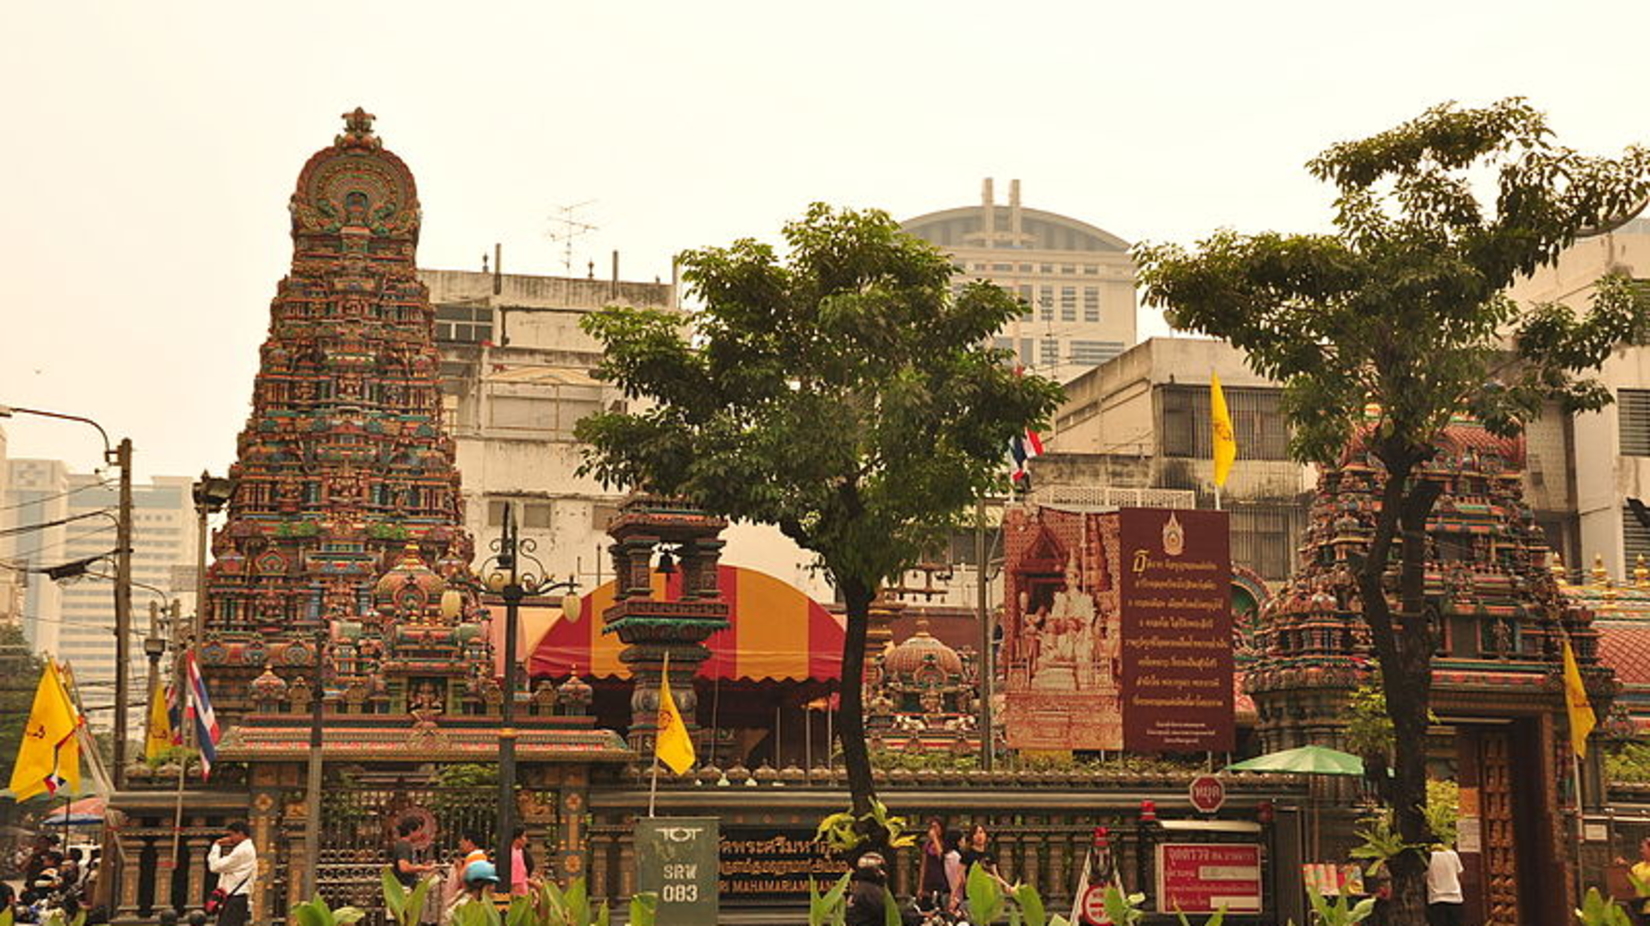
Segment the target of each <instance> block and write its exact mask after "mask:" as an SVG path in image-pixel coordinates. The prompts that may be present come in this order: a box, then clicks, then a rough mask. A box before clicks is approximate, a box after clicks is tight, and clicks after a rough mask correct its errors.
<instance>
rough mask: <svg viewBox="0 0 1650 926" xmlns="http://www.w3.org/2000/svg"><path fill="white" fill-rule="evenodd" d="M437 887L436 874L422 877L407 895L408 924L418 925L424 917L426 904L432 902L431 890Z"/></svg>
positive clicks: (409, 925) (411, 925)
mask: <svg viewBox="0 0 1650 926" xmlns="http://www.w3.org/2000/svg"><path fill="white" fill-rule="evenodd" d="M434 889H435V876H434V875H430V876H429V877H426V878H422V879H420V880H419V882H418V884H417V885H415V886H414V887H413V889H412V894H411V895H409V896H408V897H407V917H406V919H405V920H404V922H405V923H406V926H417V924H418V923H419V922H420V921H421V920H423V918H424V905H425V904H427V903H429V902H430V891H432V890H434Z"/></svg>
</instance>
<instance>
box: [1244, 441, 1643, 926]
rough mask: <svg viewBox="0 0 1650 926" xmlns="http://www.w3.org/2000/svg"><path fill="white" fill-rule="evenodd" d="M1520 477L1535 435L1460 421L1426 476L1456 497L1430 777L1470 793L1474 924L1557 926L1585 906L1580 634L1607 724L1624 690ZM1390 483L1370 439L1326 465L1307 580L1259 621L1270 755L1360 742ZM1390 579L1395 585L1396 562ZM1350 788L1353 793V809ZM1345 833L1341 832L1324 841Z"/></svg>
mask: <svg viewBox="0 0 1650 926" xmlns="http://www.w3.org/2000/svg"><path fill="white" fill-rule="evenodd" d="M1523 467H1524V444H1523V441H1522V440H1521V439H1506V438H1499V437H1496V436H1494V435H1492V434H1490V433H1489V432H1487V431H1485V430H1484V429H1483V428H1482V427H1481V426H1479V425H1478V424H1477V423H1475V422H1472V421H1467V420H1457V421H1455V422H1453V423H1452V424H1451V425H1450V427H1449V428H1448V429H1447V430H1446V431H1445V433H1444V435H1443V439H1442V440H1441V442H1440V446H1439V452H1438V454H1437V456H1436V457H1435V458H1434V459H1433V460H1432V461H1431V462H1430V463H1428V464H1427V465H1426V467H1425V470H1424V471H1423V473H1422V475H1421V478H1424V479H1429V480H1433V481H1436V482H1439V483H1442V486H1443V493H1442V494H1441V495H1440V497H1439V499H1438V502H1437V504H1436V506H1435V507H1434V511H1433V515H1432V519H1431V521H1430V522H1429V524H1428V527H1427V549H1428V557H1429V559H1428V564H1427V569H1426V594H1427V603H1428V610H1429V612H1430V614H1431V617H1432V619H1433V620H1435V621H1437V623H1438V627H1439V630H1440V631H1441V639H1440V644H1439V649H1438V652H1437V654H1436V655H1435V657H1434V661H1433V693H1432V711H1433V714H1434V715H1435V717H1436V718H1437V721H1436V726H1435V728H1434V731H1433V733H1432V735H1431V736H1429V739H1428V767H1429V774H1431V775H1432V776H1433V777H1437V778H1443V779H1451V780H1454V781H1455V782H1456V783H1457V784H1458V785H1459V787H1460V789H1461V794H1462V795H1463V796H1462V800H1461V813H1462V818H1463V821H1464V822H1463V824H1462V829H1461V833H1462V835H1461V839H1460V845H1459V847H1458V848H1459V849H1460V852H1461V857H1462V860H1463V863H1464V864H1465V866H1466V872H1465V874H1464V876H1463V879H1464V882H1465V883H1466V885H1467V890H1468V904H1469V907H1470V908H1471V911H1474V912H1469V914H1468V919H1469V920H1470V921H1473V922H1484V923H1488V924H1508V926H1510V924H1514V923H1533V922H1558V921H1560V920H1561V919H1562V918H1563V917H1564V916H1565V915H1566V910H1567V909H1568V907H1569V906H1574V898H1573V897H1567V896H1566V895H1565V888H1567V886H1568V885H1570V884H1571V883H1572V882H1571V878H1570V875H1569V874H1566V873H1564V870H1565V868H1566V866H1569V865H1573V864H1574V851H1573V850H1574V845H1573V842H1572V841H1571V838H1570V836H1569V835H1567V834H1569V833H1573V832H1574V831H1575V829H1574V828H1575V827H1576V821H1575V816H1574V815H1575V814H1576V813H1577V812H1578V810H1579V808H1578V806H1577V797H1576V793H1575V790H1574V788H1573V787H1572V769H1573V768H1574V767H1575V766H1574V765H1573V755H1572V752H1571V748H1570V742H1569V735H1568V726H1567V720H1566V713H1565V706H1564V704H1565V702H1564V693H1563V686H1562V663H1561V655H1560V654H1561V643H1562V641H1563V640H1564V639H1565V638H1566V637H1567V638H1568V639H1569V640H1570V642H1571V645H1572V646H1573V648H1574V650H1575V654H1576V659H1577V661H1578V663H1579V664H1580V667H1581V672H1582V676H1583V679H1584V684H1585V685H1586V688H1587V690H1588V694H1589V696H1590V697H1591V700H1592V701H1593V705H1594V710H1595V711H1596V712H1597V713H1598V714H1599V716H1600V717H1603V716H1605V715H1606V714H1607V712H1608V710H1609V705H1610V702H1611V700H1612V698H1613V697H1614V695H1615V690H1616V683H1615V678H1614V676H1613V674H1612V673H1611V671H1610V670H1609V669H1608V668H1606V667H1605V666H1603V665H1601V664H1600V663H1599V659H1598V642H1597V632H1596V631H1595V630H1594V628H1593V626H1592V618H1593V614H1592V612H1591V611H1590V610H1589V609H1587V608H1585V607H1577V606H1576V605H1575V604H1574V603H1573V602H1570V601H1568V600H1566V598H1565V597H1564V596H1563V595H1562V594H1561V593H1560V589H1559V586H1558V584H1557V582H1556V581H1555V580H1554V577H1553V573H1552V570H1551V566H1550V562H1549V557H1550V556H1551V553H1550V551H1549V550H1548V548H1547V543H1546V540H1545V538H1544V537H1543V536H1542V534H1541V532H1540V530H1539V529H1538V528H1537V527H1536V526H1535V519H1534V516H1533V513H1532V511H1531V510H1530V508H1529V506H1528V505H1527V504H1526V503H1525V501H1524V494H1523V483H1522V478H1523ZM1384 483H1385V472H1384V470H1383V468H1382V467H1381V465H1380V463H1379V462H1378V461H1376V460H1375V458H1374V457H1373V455H1371V454H1370V453H1369V452H1368V451H1367V450H1366V449H1365V448H1364V447H1363V446H1362V445H1361V443H1354V445H1353V446H1352V447H1351V448H1350V449H1349V450H1348V451H1347V452H1346V454H1345V455H1344V456H1343V457H1342V459H1341V461H1340V463H1339V465H1337V466H1334V467H1329V468H1327V469H1326V470H1325V471H1324V473H1323V475H1322V478H1321V480H1320V481H1319V484H1318V491H1317V495H1316V497H1315V498H1314V499H1313V501H1312V505H1311V512H1310V518H1309V526H1308V529H1307V531H1306V533H1305V535H1304V537H1303V541H1302V546H1301V550H1300V557H1301V559H1300V562H1299V568H1298V569H1297V570H1296V573H1295V576H1294V578H1293V579H1292V580H1291V581H1290V582H1289V583H1288V584H1287V585H1286V586H1285V587H1284V588H1283V589H1282V590H1280V591H1279V592H1278V594H1276V595H1275V596H1273V598H1272V599H1271V600H1270V601H1269V602H1268V603H1267V605H1266V606H1265V608H1264V609H1263V611H1262V615H1261V619H1260V628H1259V634H1258V639H1257V646H1256V649H1257V650H1258V652H1256V653H1255V655H1254V659H1253V662H1252V663H1251V664H1250V665H1249V667H1248V669H1247V672H1246V676H1245V686H1246V688H1247V690H1248V692H1249V694H1250V695H1251V696H1252V697H1253V699H1254V701H1255V703H1256V706H1257V709H1258V713H1259V733H1260V736H1261V740H1262V742H1263V744H1264V747H1265V749H1267V750H1277V749H1285V748H1291V747H1295V746H1301V745H1305V744H1309V743H1313V744H1319V745H1327V746H1336V747H1341V748H1345V745H1346V744H1345V741H1344V732H1345V729H1346V723H1347V716H1346V709H1347V702H1348V697H1349V695H1350V694H1351V692H1352V690H1353V689H1355V688H1356V687H1358V686H1359V685H1360V684H1362V683H1364V682H1365V681H1367V680H1369V679H1370V678H1371V677H1372V670H1373V667H1374V665H1375V658H1374V655H1373V652H1372V648H1371V646H1370V642H1369V638H1368V631H1367V629H1366V627H1365V625H1364V622H1363V618H1362V611H1361V605H1360V603H1359V595H1358V589H1357V586H1356V582H1355V580H1354V577H1353V569H1354V561H1355V558H1356V557H1357V556H1359V555H1361V554H1362V553H1363V552H1364V551H1365V550H1366V549H1368V546H1369V544H1370V542H1371V540H1372V538H1373V536H1374V532H1375V521H1376V517H1377V514H1378V512H1379V508H1380V498H1381V493H1382V487H1383V485H1384ZM1392 570H1393V575H1394V577H1395V575H1396V570H1397V564H1396V563H1394V564H1393V565H1392ZM1395 586H1396V582H1395V581H1393V582H1392V583H1391V587H1395ZM1598 757H1599V750H1597V749H1594V750H1591V751H1589V753H1588V762H1587V763H1586V764H1584V765H1583V766H1581V768H1582V772H1583V777H1584V778H1585V780H1586V781H1587V782H1588V783H1587V784H1586V785H1585V786H1584V791H1585V798H1586V805H1587V806H1588V807H1593V806H1594V805H1596V803H1597V802H1598V801H1599V800H1600V799H1601V795H1602V790H1601V789H1600V783H1599V775H1598V768H1599V766H1598ZM1325 789H1326V790H1327V789H1328V786H1327V785H1325ZM1352 790H1353V789H1351V788H1342V789H1341V793H1340V794H1339V797H1342V798H1350V797H1351V796H1352ZM1345 803H1350V801H1347V802H1345ZM1341 809H1343V810H1344V804H1343V807H1342V808H1341ZM1331 816H1333V814H1331ZM1351 819H1352V818H1351V814H1350V812H1347V813H1346V814H1345V815H1344V818H1343V819H1341V821H1340V822H1341V823H1342V824H1344V827H1343V829H1344V830H1345V831H1344V832H1341V833H1340V834H1339V836H1341V837H1343V839H1342V840H1340V841H1345V840H1346V839H1350V837H1351V833H1350V825H1351ZM1328 827H1329V828H1333V823H1331V824H1329V825H1328ZM1335 836H1336V834H1333V833H1326V834H1325V837H1324V841H1325V844H1326V845H1333V844H1334V843H1335V842H1336V841H1337V840H1336V838H1335Z"/></svg>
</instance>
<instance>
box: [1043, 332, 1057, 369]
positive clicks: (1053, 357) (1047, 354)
mask: <svg viewBox="0 0 1650 926" xmlns="http://www.w3.org/2000/svg"><path fill="white" fill-rule="evenodd" d="M1043 365H1044V366H1049V367H1053V366H1059V365H1060V342H1059V341H1057V340H1055V339H1054V338H1044V339H1043Z"/></svg>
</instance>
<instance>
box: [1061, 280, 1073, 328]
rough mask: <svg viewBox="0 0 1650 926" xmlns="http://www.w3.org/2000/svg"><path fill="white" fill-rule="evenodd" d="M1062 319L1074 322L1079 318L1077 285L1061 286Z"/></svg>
mask: <svg viewBox="0 0 1650 926" xmlns="http://www.w3.org/2000/svg"><path fill="white" fill-rule="evenodd" d="M1060 320H1061V321H1063V322H1074V321H1076V320H1077V287H1075V286H1062V287H1060Z"/></svg>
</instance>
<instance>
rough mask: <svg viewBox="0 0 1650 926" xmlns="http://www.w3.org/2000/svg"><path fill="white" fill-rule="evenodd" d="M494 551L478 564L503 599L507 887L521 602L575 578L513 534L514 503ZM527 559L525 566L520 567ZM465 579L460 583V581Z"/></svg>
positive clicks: (566, 603)
mask: <svg viewBox="0 0 1650 926" xmlns="http://www.w3.org/2000/svg"><path fill="white" fill-rule="evenodd" d="M489 546H490V548H491V549H492V551H493V555H492V556H490V557H488V560H487V562H485V563H483V564H482V569H481V572H482V577H483V580H484V581H485V583H486V586H487V589H488V590H489V591H493V592H496V593H497V594H498V595H499V597H501V598H503V599H504V699H503V705H502V708H501V713H500V716H499V728H498V837H497V839H496V840H495V842H494V845H495V847H496V852H495V855H494V858H495V859H496V860H497V862H496V867H497V868H498V881H499V884H501V885H503V886H504V889H505V890H506V891H508V890H509V889H510V884H511V879H512V878H513V873H512V871H511V868H512V862H513V859H512V858H511V855H512V852H511V849H512V845H511V843H512V842H513V838H514V836H515V828H516V734H517V731H516V727H515V723H516V691H517V690H518V689H519V688H520V687H521V666H520V653H518V652H517V650H516V638H517V637H519V636H520V635H521V630H520V628H521V603H522V601H524V600H525V599H527V598H535V597H539V596H542V595H548V594H550V593H552V592H556V591H567V592H573V591H575V590H576V589H577V588H578V587H579V586H578V580H577V579H576V578H569V579H566V580H564V581H558V580H556V579H553V578H552V577H550V576H548V575H546V574H545V572H544V564H543V563H541V562H539V560H538V558H537V557H535V556H534V555H533V551H534V550H536V549H537V547H538V545H537V544H536V543H535V542H534V541H533V539H532V538H531V537H527V538H522V537H520V536H519V535H518V534H517V531H516V521H515V515H514V513H513V510H512V506H510V505H509V504H506V505H505V506H504V524H503V526H502V529H501V533H500V536H499V537H498V539H496V540H494V541H492V542H491V543H490V544H489ZM524 563H525V566H526V568H523V565H524ZM458 584H463V583H458ZM577 602H578V599H577V597H576V596H575V595H572V594H569V595H568V596H567V597H566V598H564V599H563V602H562V608H563V610H564V611H569V610H570V611H571V612H572V613H573V614H577V613H578V610H577V609H578V603H577ZM443 610H444V611H446V612H448V616H456V614H455V613H453V612H456V611H457V610H458V605H457V603H456V601H454V600H453V599H448V600H446V601H443Z"/></svg>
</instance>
